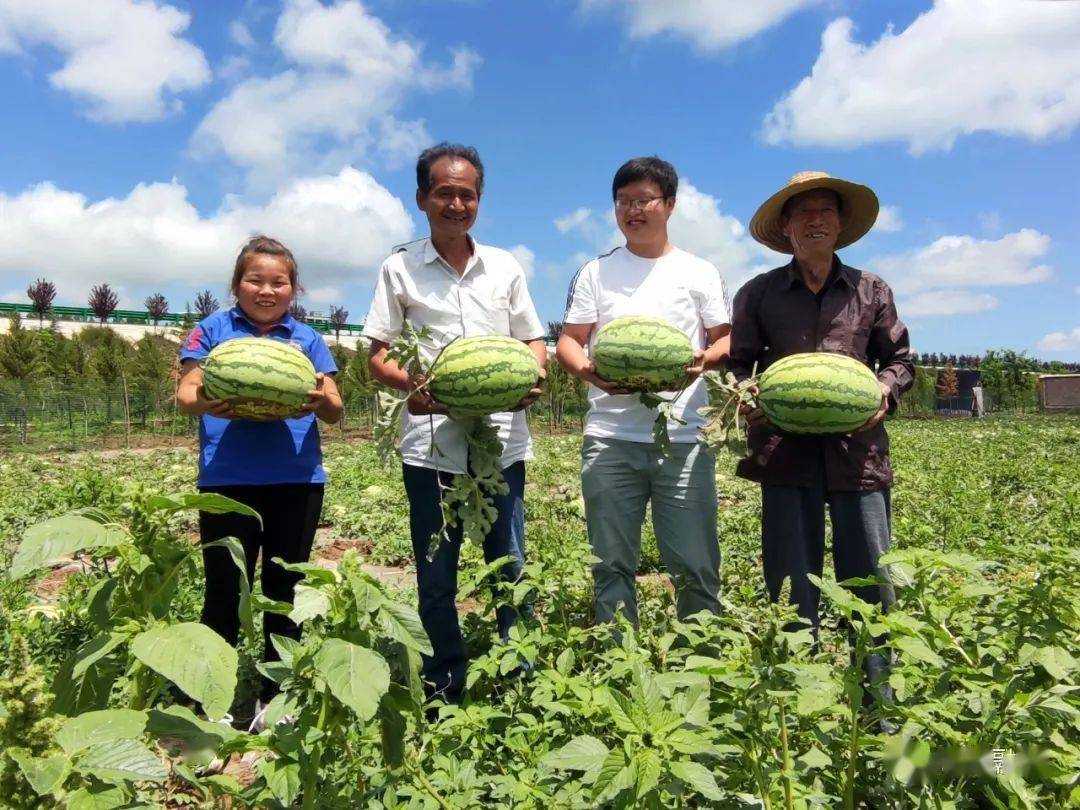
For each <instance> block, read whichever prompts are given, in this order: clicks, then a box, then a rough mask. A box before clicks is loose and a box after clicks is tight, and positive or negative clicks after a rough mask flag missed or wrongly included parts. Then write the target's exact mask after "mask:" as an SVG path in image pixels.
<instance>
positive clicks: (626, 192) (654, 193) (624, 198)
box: [615, 180, 675, 244]
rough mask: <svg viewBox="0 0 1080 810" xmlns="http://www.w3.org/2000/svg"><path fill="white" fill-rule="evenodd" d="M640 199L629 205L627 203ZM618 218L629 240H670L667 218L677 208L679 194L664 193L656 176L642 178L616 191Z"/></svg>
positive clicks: (621, 228) (630, 242)
mask: <svg viewBox="0 0 1080 810" xmlns="http://www.w3.org/2000/svg"><path fill="white" fill-rule="evenodd" d="M634 200H636V201H639V203H640V204H638V205H634V206H629V205H624V203H629V202H631V201H634ZM615 201H616V205H615V220H616V221H617V222H618V223H619V230H620V231H622V233H623V236H625V237H626V242H627V244H635V243H638V244H651V243H654V242H667V221H668V219H670V218H671V212H672V211H674V210H675V198H674V197H667V198H665V197H664V193H663V192H662V191H661V190H660V186H659V185H658V184H657V183H656V181H654V180H638V181H636V182H633V183H628V184H627V185H625V186H623V187H622V188H620V189H619V190H618V191H616V192H615Z"/></svg>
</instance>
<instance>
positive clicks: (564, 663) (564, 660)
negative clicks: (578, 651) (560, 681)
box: [555, 647, 574, 675]
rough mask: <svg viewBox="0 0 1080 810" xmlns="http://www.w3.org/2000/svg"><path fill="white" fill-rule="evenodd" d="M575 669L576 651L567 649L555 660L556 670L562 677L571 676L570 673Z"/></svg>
mask: <svg viewBox="0 0 1080 810" xmlns="http://www.w3.org/2000/svg"><path fill="white" fill-rule="evenodd" d="M573 668H574V651H573V650H572V649H570V648H569V647H567V648H566V649H565V650H563V651H562V652H561V653H559V657H558V658H556V659H555V670H556V671H557V672H558V673H559V674H560V675H569V674H570V671H571V670H572V669H573Z"/></svg>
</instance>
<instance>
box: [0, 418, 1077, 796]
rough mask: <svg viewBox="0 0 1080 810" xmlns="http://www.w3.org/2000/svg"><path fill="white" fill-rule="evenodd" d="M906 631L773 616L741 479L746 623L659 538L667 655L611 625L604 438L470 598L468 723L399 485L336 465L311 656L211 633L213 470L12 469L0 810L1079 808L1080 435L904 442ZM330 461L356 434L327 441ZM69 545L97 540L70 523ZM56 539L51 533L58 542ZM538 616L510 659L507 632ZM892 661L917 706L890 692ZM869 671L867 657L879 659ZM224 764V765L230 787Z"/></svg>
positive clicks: (842, 610)
mask: <svg viewBox="0 0 1080 810" xmlns="http://www.w3.org/2000/svg"><path fill="white" fill-rule="evenodd" d="M889 430H890V435H891V439H892V454H893V464H894V467H895V469H896V471H897V475H896V486H895V488H894V490H893V509H894V516H893V517H894V522H893V534H894V551H893V553H892V554H891V559H890V562H891V565H892V577H893V579H894V581H895V582H896V583H897V585H898V602H897V604H896V606H895V607H894V609H892V610H890V611H889V612H888V613H885V614H883V613H882V612H881V611H880V610H879V609H877V608H876V607H874V606H870V605H867V604H865V603H863V602H861V601H859V600H858V599H856V598H855V597H854V596H852V595H851V594H850V593H849V592H847V591H845V590H844V589H842V588H840V587H838V586H836V585H835V584H834V583H833V581H832V576H831V573H830V571H829V566H830V565H831V562H829V561H827V563H826V573H825V576H824V578H823V579H824V582H823V586H822V587H823V592H824V593H823V601H824V603H825V610H826V621H825V626H824V628H823V633H822V638H821V643H820V645H818V646H814V645H813V644H812V641H811V638H810V636H809V633H808V632H807V631H793V632H789V631H787V630H785V627H790V622H791V619H792V617H793V615H794V613H793V611H791V610H790V609H788V608H780V607H773V606H770V605H768V603H767V600H766V597H765V589H764V582H763V578H762V574H761V568H760V551H759V534H758V533H759V516H758V509H759V502H760V499H759V495H758V491H757V488H756V487H755V486H754V485H751V484H749V483H747V482H745V481H742V480H740V479H737V478H735V477H734V475H733V472H732V471H733V468H734V458H733V457H732V456H725V455H721V456H720V457H719V459H718V465H717V488H718V492H719V497H720V512H719V525H720V541H721V550H722V554H723V564H722V569H721V574H722V579H723V593H722V597H723V600H724V612H723V613H722V614H721V615H720V616H718V617H714V618H705V619H702V620H701V621H691V622H688V623H681V622H678V621H677V620H676V619H675V611H674V599H673V593H672V590H671V587H670V584H669V583H668V580H667V578H666V577H665V576H663V575H662V572H661V567H660V563H659V559H658V555H657V551H656V547H655V543H654V542H653V539H652V534H651V529H649V528H648V526H646V531H645V538H644V543H643V551H642V557H641V564H640V570H639V575H640V576H639V598H640V613H641V627H640V629H639V630H635V629H633V628H631V627H629V626H627V625H625V624H624V625H621V626H605V627H593V626H592V625H591V578H590V574H589V561H590V552H589V547H588V542H587V538H586V534H585V526H584V517H583V504H582V500H581V491H580V480H579V450H580V445H581V439H580V436H578V435H577V434H573V435H567V434H557V435H545V434H543V433H542V432H541V431H537V433H538V435H537V441H536V459H535V461H534V462H532V463H531V465H530V466H529V469H528V484H527V490H526V506H527V521H528V522H527V554H528V566H527V568H526V576H525V578H524V579H523V580H522V581H520V582H518V583H516V584H514V585H507V586H502V588H501V590H500V591H498V592H493V591H492V589H491V587H490V586H489V584H488V583H489V581H490V580H489V574H490V573H491V567H490V566H485V565H484V564H483V561H482V556H481V554H480V553H479V551H478V549H476V548H475V547H472V546H469V545H467V547H466V549H465V550H464V552H463V555H462V559H463V562H462V567H461V573H460V577H459V604H460V606H461V611H462V614H463V615H462V625H463V629H464V631H465V634H466V638H467V642H468V645H469V648H470V651H471V655H472V662H471V665H470V676H469V688H468V693H467V699H466V701H465V703H464V704H463V705H461V706H443V707H441V708H440V709H438V710H431V709H430V708H429V707H427V706H425V705H423V703H422V700H421V698H422V690H421V688H420V683H419V680H418V664H419V654H420V653H421V652H422V651H424V650H425V649H428V646H427V645H428V641H427V638H426V636H425V635H424V633H423V630H422V628H421V627H420V624H419V619H418V617H417V616H416V613H415V602H416V595H415V592H414V591H413V586H412V583H413V577H412V568H411V564H412V560H411V548H410V545H409V541H408V536H407V534H408V512H407V507H406V503H405V497H404V491H403V488H402V485H401V476H400V471H399V470H398V469H396V468H394V467H393V466H391V467H382V466H380V465H379V463H378V461H377V459H376V454H375V451H374V448H373V446H372V445H371V444H370V443H369V442H365V441H340V440H328V442H327V445H326V448H325V456H326V466H327V470H328V473H329V476H330V484H329V485H328V487H327V498H326V503H325V506H324V513H323V521H322V525H321V526H320V529H319V532H318V535H317V538H316V549H315V552H314V554H313V561H312V562H313V564H312V565H310V566H304V567H302V573H303V574H304V581H303V583H302V585H301V586H300V587H299V588H298V591H297V597H296V604H295V607H293V608H292V615H293V617H294V619H296V620H298V621H300V622H302V625H303V628H304V635H303V638H302V640H301V641H300V642H290V641H288V640H285V641H283V642H282V643H281V644H280V651H281V653H282V660H281V662H279V663H274V664H270V665H262V666H261V671H262V672H264V673H265V674H267V675H269V676H270V677H272V678H273V679H275V680H277V681H278V682H279V683H281V685H282V689H283V691H282V693H281V696H280V697H279V698H278V699H277V700H275V702H274V704H272V707H271V708H272V712H271V720H280V721H281V722H280V723H277V724H271V725H270V726H269V728H268V729H267V730H266V731H264V732H263V733H261V734H257V735H256V734H248V733H246V732H244V731H242V730H237V729H234V728H232V727H230V726H228V725H227V724H221V723H217V722H212V721H210V720H208V719H206V718H207V717H208V716H209V717H211V718H217V717H220V716H221V715H222V714H223V713H224V712H225V711H229V710H231V712H232V714H233V715H235V716H236V717H238V718H239V717H242V716H244V714H245V711H247V714H248V716H250V706H251V704H252V703H253V701H254V689H255V686H256V682H257V680H258V678H259V674H260V664H259V662H258V661H257V660H254V656H255V655H256V654H257V653H256V651H257V650H258V648H259V646H258V645H259V643H260V641H261V639H260V637H259V636H258V633H257V632H252V631H251V630H252V626H253V625H254V626H255V627H257V623H258V621H259V620H260V614H261V613H262V612H266V611H288V610H289V607H288V606H282V605H281V604H280V603H275V602H272V601H270V600H267V599H264V598H262V596H261V594H260V593H259V592H258V588H257V587H256V589H255V592H254V593H251V594H248V595H246V596H247V598H246V599H244V601H243V607H242V610H243V611H244V613H245V615H244V619H243V621H244V624H245V627H246V628H248V630H247V632H245V634H244V640H243V641H242V644H241V647H240V649H239V654H238V655H237V653H236V652H234V651H233V650H232V648H230V647H229V646H228V645H227V644H225V642H224V641H223V640H222V639H220V638H219V637H217V636H215V635H214V634H213V633H212V632H210V631H209V630H207V629H206V628H204V627H202V626H201V625H199V624H198V623H197V622H198V616H199V609H200V605H201V599H202V595H201V584H200V583H201V579H200V577H201V568H200V566H201V563H200V561H199V555H198V553H197V551H198V550H197V546H195V545H194V539H195V532H194V529H195V521H196V510H197V509H198V508H200V507H201V508H208V509H215V508H223V507H224V506H226V505H225V504H222V503H220V502H219V501H216V500H214V499H213V498H210V499H205V498H204V499H202V500H200V499H199V496H197V495H196V492H195V488H194V478H195V472H196V459H195V452H194V450H193V449H190V448H186V447H178V448H163V449H154V450H140V451H135V452H117V453H113V452H111V451H110V452H109V453H96V454H95V453H93V452H83V453H48V452H46V453H33V454H31V453H5V454H4V455H2V456H0V475H2V478H3V481H4V486H3V487H2V488H0V561H2V562H0V565H2V567H3V569H4V571H5V572H6V573H5V574H3V575H0V655H2V660H3V662H4V668H3V674H2V676H0V746H2V748H3V753H2V754H0V807H17V808H30V807H52V806H61V807H71V808H129V807H161V806H164V807H225V806H230V807H248V806H250V807H271V808H274V807H290V806H301V807H306V808H314V807H318V808H338V807H340V808H358V807H365V808H366V807H372V808H405V807H409V808H459V807H460V808H468V807H520V808H563V807H567V808H592V807H626V808H629V807H635V808H636V807H642V808H660V807H673V808H674V807H680V808H683V807H685V808H689V807H719V808H729V807H730V808H743V807H751V808H752V807H761V808H770V809H771V808H804V807H838V806H839V807H867V808H888V807H928V808H930V807H934V808H984V807H985V808H1029V807H1030V808H1035V807H1040V808H1041V807H1054V808H1056V807H1067V806H1080V664H1078V661H1080V576H1078V573H1077V572H1078V570H1080V462H1078V459H1080V417H1075V416H1063V417H1004V416H1002V417H994V418H988V419H984V420H967V419H963V420H894V421H892V422H890V427H889ZM327 435H328V439H329V438H330V436H331V435H332V434H327ZM65 516H66V517H65ZM43 522H44V523H43ZM522 599H528V600H529V601H531V602H532V604H533V607H534V610H533V615H532V616H531V617H525V618H523V619H522V620H521V621H519V622H518V624H517V625H516V626H515V629H514V631H513V634H512V638H511V640H510V642H509V643H503V642H501V641H499V640H498V636H497V634H496V633H495V620H494V610H495V606H496V605H497V604H498V603H500V602H501V601H510V602H513V603H517V602H520V601H521V600H522ZM884 633H888V634H889V637H890V639H891V646H892V649H893V651H894V654H895V658H896V660H895V665H894V667H893V671H892V676H891V684H892V686H893V688H894V691H895V697H894V698H893V699H889V700H880V699H878V700H875V699H872V698H871V697H870V696H868V695H865V694H864V693H863V689H862V687H861V685H860V684H861V679H860V668H859V664H860V661H861V660H862V658H863V657H864V656H865V655H866V654H867V652H868V651H869V650H870V649H871V648H872V646H873V644H874V641H873V639H874V638H875V637H879V636H881V635H882V634H884ZM849 639H850V640H851V643H852V647H851V650H852V652H851V653H850V655H849V646H848V640H849ZM215 759H216V760H217V761H216V762H212V761H213V760H215Z"/></svg>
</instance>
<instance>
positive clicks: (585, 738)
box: [542, 734, 623, 771]
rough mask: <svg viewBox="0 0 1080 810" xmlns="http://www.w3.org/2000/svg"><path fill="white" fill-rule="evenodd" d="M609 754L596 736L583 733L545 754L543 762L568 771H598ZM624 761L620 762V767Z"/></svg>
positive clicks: (550, 766) (551, 766)
mask: <svg viewBox="0 0 1080 810" xmlns="http://www.w3.org/2000/svg"><path fill="white" fill-rule="evenodd" d="M607 755H608V749H607V746H606V745H604V744H603V743H602V742H600V740H598V739H596V737H590V736H589V735H587V734H583V735H581V736H579V737H574V739H572V740H570V742H568V743H567V744H566V745H564V746H563V747H562V748H560V749H559V750H557V751H552V752H551V753H550V754H548V755H547V756H545V757H544V758H543V760H542V763H543V764H544V765H546V766H547V767H549V768H554V769H556V770H566V771H598V770H600V767H601V766H602V765H603V764H604V758H605V757H607ZM622 766H623V762H622V761H620V762H619V767H620V768H621V767H622Z"/></svg>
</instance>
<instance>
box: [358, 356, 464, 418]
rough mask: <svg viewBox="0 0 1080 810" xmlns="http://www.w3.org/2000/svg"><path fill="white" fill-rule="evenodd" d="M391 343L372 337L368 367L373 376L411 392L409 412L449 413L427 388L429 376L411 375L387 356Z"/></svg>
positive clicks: (391, 386)
mask: <svg viewBox="0 0 1080 810" xmlns="http://www.w3.org/2000/svg"><path fill="white" fill-rule="evenodd" d="M389 349H390V344H389V343H386V342H384V341H382V340H376V339H372V341H371V351H370V353H369V354H368V369H369V370H370V371H371V376H372V377H374V378H375V379H376V380H378V381H379V382H381V383H382V384H383V385H385V386H387V387H388V388H394V389H397V390H398V391H404V392H406V393H407V394H409V413H411V414H413V415H416V416H422V415H425V414H431V413H447V408H446V406H445V405H442V404H441V403H439V402H436V401H435V399H434V398H433V397H432V396H431V392H430V391H429V390H428V389H427V378H426V377H424V375H423V374H413V375H410V374H409V372H408V371H406V370H405V369H403V368H402V367H401V366H399V365H398V364H397V362H396V361H394V360H390V359H388V358H387V357H386V353H387V351H389Z"/></svg>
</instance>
